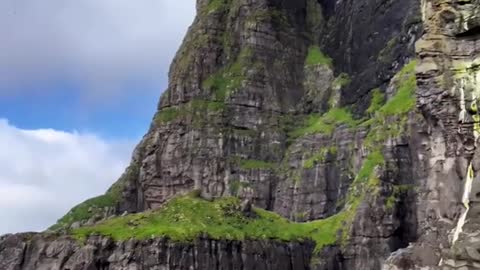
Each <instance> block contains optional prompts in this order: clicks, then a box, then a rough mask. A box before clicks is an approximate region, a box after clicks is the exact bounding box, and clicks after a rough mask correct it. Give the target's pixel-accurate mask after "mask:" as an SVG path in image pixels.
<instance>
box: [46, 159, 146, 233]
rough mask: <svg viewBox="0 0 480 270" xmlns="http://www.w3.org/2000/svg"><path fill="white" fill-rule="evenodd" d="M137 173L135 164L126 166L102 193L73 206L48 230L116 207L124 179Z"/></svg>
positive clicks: (62, 227)
mask: <svg viewBox="0 0 480 270" xmlns="http://www.w3.org/2000/svg"><path fill="white" fill-rule="evenodd" d="M137 175H138V166H136V165H135V164H133V165H131V166H130V167H128V168H127V170H126V172H125V173H124V174H123V175H122V176H121V177H120V179H119V180H118V181H117V182H116V183H115V184H113V185H112V187H111V188H110V189H109V190H108V191H107V192H106V193H105V194H104V195H101V196H98V197H95V198H92V199H89V200H86V201H85V202H83V203H81V204H79V205H77V206H75V207H74V208H72V209H71V210H70V211H69V212H68V213H67V214H66V215H65V216H63V217H62V218H60V219H59V220H58V221H57V223H56V224H54V225H53V226H51V227H50V228H49V230H53V231H55V230H60V229H68V228H69V227H70V226H71V225H72V224H73V223H75V222H77V221H87V220H89V219H90V218H92V217H93V216H95V215H97V214H102V213H103V212H104V210H105V208H107V207H116V206H117V204H118V202H119V201H120V198H121V193H122V189H123V185H124V183H125V181H127V180H128V179H131V178H134V177H136V176H137Z"/></svg>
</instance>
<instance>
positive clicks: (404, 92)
mask: <svg viewBox="0 0 480 270" xmlns="http://www.w3.org/2000/svg"><path fill="white" fill-rule="evenodd" d="M415 67H416V61H411V62H410V63H409V64H407V65H405V66H404V67H403V69H402V70H401V71H400V72H399V73H398V75H397V76H398V85H397V87H398V90H397V93H396V94H395V96H394V97H392V98H391V99H390V100H389V101H388V102H387V104H385V106H383V107H382V108H381V109H380V112H381V113H382V114H383V115H384V116H394V115H399V114H404V113H407V112H410V111H411V110H412V109H413V108H414V107H415V89H416V88H417V78H416V76H415Z"/></svg>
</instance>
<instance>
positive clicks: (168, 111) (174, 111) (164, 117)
mask: <svg viewBox="0 0 480 270" xmlns="http://www.w3.org/2000/svg"><path fill="white" fill-rule="evenodd" d="M180 113H181V112H180V111H179V109H178V108H175V107H170V108H164V109H162V110H160V111H159V112H158V113H157V114H156V115H155V123H157V124H165V123H170V122H172V121H173V120H175V119H177V117H178V116H179V115H180Z"/></svg>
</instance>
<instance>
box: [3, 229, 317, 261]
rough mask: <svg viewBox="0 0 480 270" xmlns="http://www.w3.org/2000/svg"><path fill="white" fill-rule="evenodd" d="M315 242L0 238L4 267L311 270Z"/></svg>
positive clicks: (19, 236) (18, 236) (42, 236)
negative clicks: (84, 241) (176, 241)
mask: <svg viewBox="0 0 480 270" xmlns="http://www.w3.org/2000/svg"><path fill="white" fill-rule="evenodd" d="M312 250H313V245H312V244H308V243H306V244H300V243H288V244H285V243H276V242H272V241H268V242H266V241H263V242H260V241H243V242H234V241H212V240H208V239H202V238H199V239H198V240H196V241H194V242H193V243H172V242H170V241H169V240H168V239H152V240H145V241H137V240H129V241H126V242H113V241H112V240H111V239H108V238H101V237H92V238H90V239H89V240H88V241H87V242H86V243H84V244H80V243H79V242H78V241H75V240H72V239H69V238H67V237H58V236H48V235H37V234H21V235H6V236H3V237H2V238H1V242H0V269H4V270H16V269H37V270H54V269H65V270H66V269H69V270H84V269H85V270H86V269H115V270H120V269H212V270H214V269H232V270H234V269H238V270H240V269H265V270H267V269H272V270H273V269H278V270H295V269H308V268H309V264H310V257H309V256H310V254H311V252H312Z"/></svg>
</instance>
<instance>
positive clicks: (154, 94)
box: [0, 0, 195, 234]
mask: <svg viewBox="0 0 480 270" xmlns="http://www.w3.org/2000/svg"><path fill="white" fill-rule="evenodd" d="M194 13H195V0H135V1H131V0H75V1H73V0H72V1H70V0H42V1H38V0H2V1H0V39H1V40H2V42H0V149H2V151H0V220H2V222H1V223H0V234H3V233H9V232H19V231H39V230H43V229H45V228H46V227H47V226H49V225H51V224H53V223H54V222H55V221H56V219H58V218H59V217H60V216H61V215H63V214H64V213H65V212H66V211H68V209H70V208H71V207H72V206H74V205H75V204H77V203H79V202H82V201H83V200H85V199H87V198H90V197H93V196H96V195H99V194H101V193H103V192H104V191H105V190H106V189H107V188H108V187H109V186H110V185H111V184H112V183H113V182H114V181H115V180H116V179H117V178H118V177H119V176H120V174H121V173H122V172H123V170H124V168H125V166H126V165H127V164H128V162H129V160H130V155H131V152H132V149H133V147H134V146H135V144H136V143H137V142H138V141H139V140H140V138H141V137H142V136H143V135H144V134H145V132H146V130H147V129H148V126H149V124H150V121H151V119H152V116H153V113H154V112H155V110H156V106H157V103H158V99H159V97H160V95H161V93H162V92H163V91H164V90H165V89H166V87H167V82H168V81H167V73H168V70H169V66H170V62H171V60H172V58H173V57H174V54H175V52H176V51H177V49H178V47H179V46H180V44H181V41H182V39H183V37H184V35H185V33H186V31H187V29H188V26H189V25H190V24H191V22H192V21H193V18H194Z"/></svg>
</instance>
